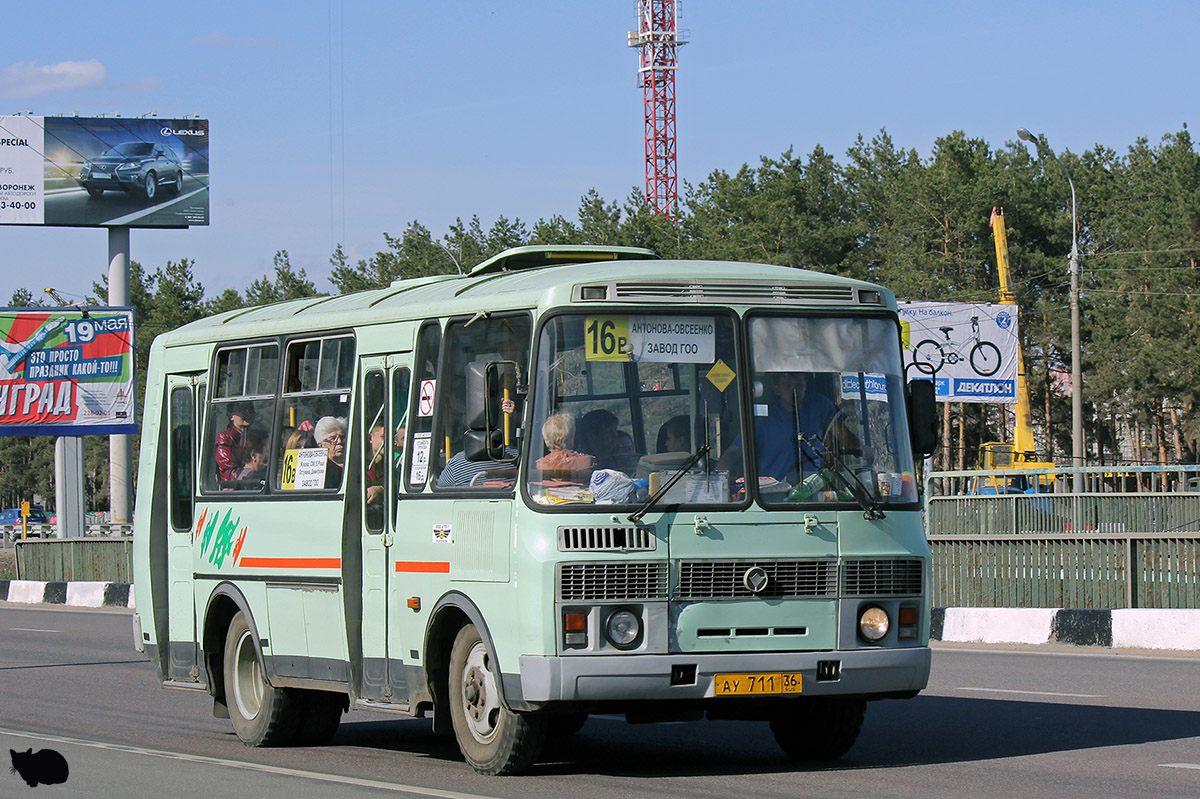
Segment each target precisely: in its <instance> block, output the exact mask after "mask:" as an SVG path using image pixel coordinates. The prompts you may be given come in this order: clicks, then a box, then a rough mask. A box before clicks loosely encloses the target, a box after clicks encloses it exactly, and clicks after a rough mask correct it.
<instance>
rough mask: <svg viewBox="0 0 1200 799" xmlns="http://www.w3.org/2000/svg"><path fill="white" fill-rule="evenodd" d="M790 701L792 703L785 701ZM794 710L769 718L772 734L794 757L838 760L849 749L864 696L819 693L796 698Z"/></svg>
mask: <svg viewBox="0 0 1200 799" xmlns="http://www.w3.org/2000/svg"><path fill="white" fill-rule="evenodd" d="M788 704H792V703H790V702H789V703H788ZM794 704H795V706H796V707H795V709H794V710H793V711H791V712H787V713H781V714H780V715H778V716H776V717H775V718H773V719H771V734H772V735H774V736H775V742H776V743H778V744H779V748H780V749H782V750H783V751H784V752H785V753H786V754H787V756H788V757H790V758H792V759H793V760H802V761H810V762H824V761H828V760H837V759H838V758H839V757H841V756H842V755H844V754H846V753H847V752H849V751H850V747H852V746H854V742H855V741H857V740H858V733H859V731H860V730H862V724H863V716H865V715H866V712H867V703H866V700H864V699H858V698H842V697H834V696H818V697H813V698H811V699H801V700H796V702H795V703H794Z"/></svg>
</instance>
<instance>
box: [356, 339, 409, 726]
mask: <svg viewBox="0 0 1200 799" xmlns="http://www.w3.org/2000/svg"><path fill="white" fill-rule="evenodd" d="M396 360H397V358H396V356H382V357H379V356H376V357H367V358H363V360H362V386H363V391H362V394H361V396H362V403H363V405H362V419H363V425H362V428H361V429H360V431H359V434H360V435H362V436H363V437H364V439H365V440H364V441H363V446H362V447H361V448H360V451H361V452H362V453H363V459H362V463H361V465H360V468H361V469H362V480H361V486H362V489H361V490H362V508H363V514H362V526H363V529H362V601H363V609H362V615H363V618H362V649H363V651H362V663H363V669H362V685H361V686H360V691H361V694H362V696H363V698H364V699H371V700H376V701H388V702H404V701H405V700H406V698H407V691H406V690H405V685H404V678H403V672H402V670H401V669H400V668H399V667H398V664H396V663H394V662H393V659H394V658H396V657H397V655H396V654H395V653H392V652H391V651H390V647H389V632H388V631H389V626H390V624H389V616H390V613H389V607H388V605H389V602H388V597H389V594H390V590H389V589H390V588H391V586H390V582H391V578H392V570H391V568H390V564H391V562H392V560H393V558H392V557H391V552H392V546H393V532H392V530H393V527H394V525H393V524H392V519H391V516H392V514H393V513H394V512H395V503H394V502H393V501H392V500H391V498H392V497H395V495H396V492H397V491H398V490H399V479H400V474H399V472H398V469H397V464H398V462H399V460H400V448H402V447H403V442H404V427H405V423H406V420H405V409H406V408H407V404H408V384H409V370H408V367H407V366H401V365H397V363H396ZM397 442H399V443H398V444H397ZM394 643H395V642H393V644H394Z"/></svg>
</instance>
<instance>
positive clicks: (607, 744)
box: [332, 696, 1200, 777]
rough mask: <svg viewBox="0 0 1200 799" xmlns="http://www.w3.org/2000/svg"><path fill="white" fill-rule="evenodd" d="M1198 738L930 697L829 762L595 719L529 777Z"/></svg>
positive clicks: (1097, 713)
mask: <svg viewBox="0 0 1200 799" xmlns="http://www.w3.org/2000/svg"><path fill="white" fill-rule="evenodd" d="M352 718H353V717H349V718H348V719H347V720H346V723H343V725H342V727H341V729H340V730H339V731H338V734H337V736H336V737H335V738H334V740H333V742H332V745H334V746H339V745H346V746H361V747H364V748H369V749H384V750H392V751H400V752H408V753H411V754H416V755H419V756H425V757H431V758H435V759H439V760H441V759H445V760H459V759H461V758H460V756H459V753H458V748H457V746H456V745H455V743H454V741H453V739H452V738H443V737H439V736H435V735H434V734H433V733H432V731H431V729H430V724H429V722H427V721H418V720H412V721H371V722H358V723H356V722H353V721H351V719H352ZM1197 736H1200V713H1197V712H1191V711H1175V710H1150V709H1141V708H1120V707H1100V706H1094V705H1077V704H1058V703H1049V702H1022V701H1011V700H996V699H977V698H957V697H941V696H928V697H919V698H917V699H914V700H909V701H885V702H874V703H872V704H870V705H869V706H868V710H867V719H866V723H865V724H864V725H863V732H862V735H861V736H860V737H859V740H858V743H857V744H856V745H855V747H854V748H853V749H851V750H850V753H849V754H848V755H847V756H846V757H845V758H843V759H842V760H840V761H836V762H833V763H798V762H795V761H791V760H789V759H787V757H785V756H784V754H783V753H782V752H781V751H780V749H779V748H778V746H776V744H775V741H774V739H773V738H772V736H771V732H770V730H769V729H768V727H767V725H766V724H765V723H754V722H729V721H701V722H693V723H681V724H647V725H633V724H627V723H625V722H624V721H623V720H621V719H617V718H615V717H598V718H592V719H590V720H589V721H588V723H587V724H586V725H585V726H584V728H583V730H582V731H580V732H579V733H577V734H576V735H574V736H572V737H570V738H566V739H560V740H556V741H551V742H549V743H548V745H547V747H546V750H545V752H544V753H543V755H542V757H541V759H540V760H539V763H538V765H537V766H536V768H535V769H534V770H533V772H531V773H532V774H574V775H579V774H597V775H607V776H625V777H679V776H705V775H707V776H712V775H736V774H764V773H773V772H793V771H798V770H799V771H806V770H807V771H827V770H870V769H878V768H895V767H898V766H916V765H933V764H951V763H969V762H975V761H984V760H1001V759H1005V758H1015V757H1025V756H1028V755H1039V754H1045V753H1049V752H1061V751H1073V750H1088V749H1102V748H1107V747H1114V746H1128V745H1131V744H1141V743H1147V742H1154V741H1170V740H1177V739H1184V738H1192V737H1197Z"/></svg>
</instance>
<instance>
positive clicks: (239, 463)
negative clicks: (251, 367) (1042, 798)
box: [216, 402, 254, 481]
mask: <svg viewBox="0 0 1200 799" xmlns="http://www.w3.org/2000/svg"><path fill="white" fill-rule="evenodd" d="M252 424H254V406H253V405H251V404H250V403H249V402H235V403H234V404H233V405H231V406H230V408H229V427H227V428H226V429H224V430H222V431H221V432H220V433H217V441H216V443H217V447H216V461H217V479H218V480H222V481H224V480H237V479H238V475H240V474H241V472H242V467H243V466H245V465H246V455H247V453H246V431H247V430H249V428H250V425H252Z"/></svg>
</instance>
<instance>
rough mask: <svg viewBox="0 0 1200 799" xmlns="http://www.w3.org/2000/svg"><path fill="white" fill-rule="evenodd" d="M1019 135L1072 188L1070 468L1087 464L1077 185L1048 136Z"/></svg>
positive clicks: (1079, 478) (1079, 488)
mask: <svg viewBox="0 0 1200 799" xmlns="http://www.w3.org/2000/svg"><path fill="white" fill-rule="evenodd" d="M1017 136H1019V137H1020V138H1022V139H1024V140H1025V141H1027V142H1031V143H1032V144H1033V145H1034V146H1035V147H1037V152H1038V156H1039V157H1040V156H1041V154H1042V151H1043V150H1045V151H1046V153H1048V154H1049V155H1050V157H1051V158H1052V159H1054V163H1056V164H1058V166H1059V168H1060V169H1062V171H1063V174H1064V175H1065V176H1066V178H1067V185H1068V186H1070V187H1071V264H1070V273H1071V465H1072V466H1076V467H1078V466H1083V465H1084V452H1083V376H1082V374H1081V373H1080V367H1079V232H1078V231H1079V224H1078V216H1077V215H1076V211H1075V183H1074V181H1072V180H1071V173H1070V172H1068V171H1067V168H1066V167H1065V166H1063V162H1062V161H1059V160H1058V156H1057V155H1055V154H1054V150H1052V149H1051V148H1050V145H1049V144H1047V143H1046V139H1045V137H1043V136H1034V135H1033V134H1032V133H1030V132H1029V131H1028V130H1026V129H1025V128H1020V129H1018V130H1017ZM1074 491H1075V493H1077V494H1081V493H1083V474H1082V473H1080V472H1076V473H1075V480H1074Z"/></svg>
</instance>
